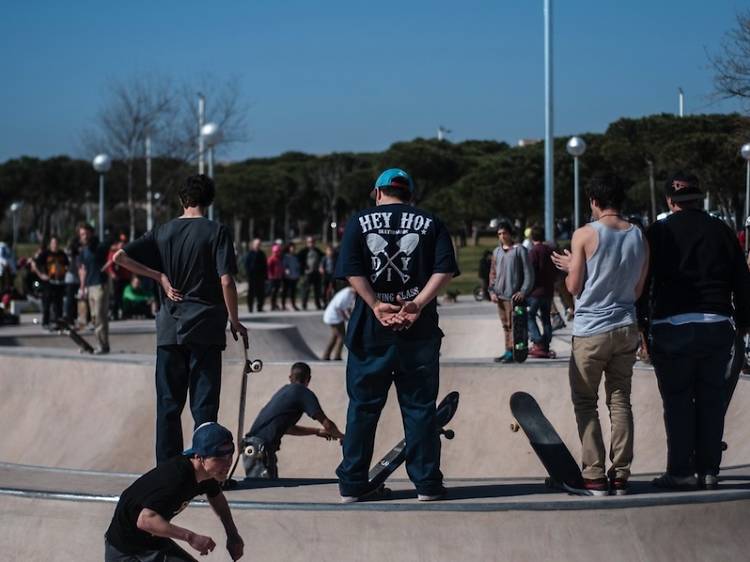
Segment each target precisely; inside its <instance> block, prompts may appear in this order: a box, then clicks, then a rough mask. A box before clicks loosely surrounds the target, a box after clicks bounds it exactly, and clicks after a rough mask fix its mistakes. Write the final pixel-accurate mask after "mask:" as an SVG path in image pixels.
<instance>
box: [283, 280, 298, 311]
mask: <svg viewBox="0 0 750 562" xmlns="http://www.w3.org/2000/svg"><path fill="white" fill-rule="evenodd" d="M297 281H299V279H284V281H283V285H282V287H283V288H282V290H281V308H283V309H284V310H286V299H287V298H288V299H289V300H290V301H291V303H292V308H293V309H294V310H297Z"/></svg>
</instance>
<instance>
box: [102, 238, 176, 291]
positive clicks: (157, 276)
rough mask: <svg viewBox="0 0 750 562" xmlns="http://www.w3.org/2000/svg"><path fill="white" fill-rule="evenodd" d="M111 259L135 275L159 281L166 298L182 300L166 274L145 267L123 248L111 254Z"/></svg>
mask: <svg viewBox="0 0 750 562" xmlns="http://www.w3.org/2000/svg"><path fill="white" fill-rule="evenodd" d="M112 261H113V262H114V263H116V264H117V265H119V266H121V267H124V268H125V269H127V270H130V271H132V272H133V273H135V274H136V275H141V276H143V277H148V278H150V279H153V280H154V281H156V282H157V283H159V285H161V287H162V289H164V294H165V295H167V298H169V299H170V300H173V301H175V302H179V301H181V300H182V293H181V292H180V291H178V290H177V289H175V288H174V287H172V283H171V282H170V281H169V278H168V277H167V276H166V274H164V273H161V272H160V271H156V270H155V269H151V268H150V267H147V266H145V265H143V264H142V263H140V262H138V261H136V260H134V259H133V258H131V257H129V256H128V255H127V254H126V253H125V250H117V252H116V253H115V255H114V256H112Z"/></svg>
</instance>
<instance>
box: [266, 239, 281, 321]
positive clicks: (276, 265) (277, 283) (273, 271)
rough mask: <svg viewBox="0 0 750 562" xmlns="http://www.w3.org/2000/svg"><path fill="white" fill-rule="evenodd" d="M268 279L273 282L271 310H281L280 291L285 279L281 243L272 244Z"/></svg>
mask: <svg viewBox="0 0 750 562" xmlns="http://www.w3.org/2000/svg"><path fill="white" fill-rule="evenodd" d="M268 280H269V281H270V282H271V310H279V300H278V298H279V291H280V290H281V284H282V282H283V281H284V256H283V254H282V248H281V244H274V245H273V246H271V257H270V258H268Z"/></svg>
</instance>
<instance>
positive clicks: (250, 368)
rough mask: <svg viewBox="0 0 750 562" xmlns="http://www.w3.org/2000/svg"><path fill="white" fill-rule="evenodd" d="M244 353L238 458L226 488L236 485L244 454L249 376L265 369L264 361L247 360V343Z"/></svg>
mask: <svg viewBox="0 0 750 562" xmlns="http://www.w3.org/2000/svg"><path fill="white" fill-rule="evenodd" d="M242 353H243V357H244V361H243V362H242V375H240V376H241V377H242V378H241V381H240V408H239V412H238V415H237V418H238V419H237V451H236V453H237V458H236V459H234V464H232V470H230V471H229V476H227V479H226V481H225V483H224V487H232V486H233V485H234V480H232V476H233V475H234V471H235V470H236V469H237V463H238V462H239V461H240V458H241V457H242V453H243V452H244V451H243V447H244V435H243V432H244V428H243V426H244V425H245V403H246V402H247V376H248V375H249V374H250V373H259V372H260V371H261V370H262V369H263V361H261V360H260V359H253V360H250V359H248V358H247V346H246V342H245V341H243V342H242ZM230 483H231V484H230Z"/></svg>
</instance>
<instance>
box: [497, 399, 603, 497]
mask: <svg viewBox="0 0 750 562" xmlns="http://www.w3.org/2000/svg"><path fill="white" fill-rule="evenodd" d="M510 410H511V412H512V413H513V416H514V417H515V418H516V421H517V422H518V425H519V426H520V427H521V429H523V432H524V433H525V434H526V437H528V438H529V443H531V448H532V449H534V452H535V453H536V456H537V457H539V460H540V461H541V462H542V464H543V465H544V468H545V469H546V470H547V474H549V477H548V478H547V479H546V480H545V485H546V486H547V487H548V488H556V489H559V490H563V491H566V492H569V493H571V494H576V495H580V496H588V495H591V494H590V493H589V492H587V491H586V490H585V489H584V486H583V476H582V475H581V469H580V468H579V466H578V463H577V462H576V461H575V459H574V458H573V455H571V454H570V451H569V450H568V448H567V447H566V446H565V443H563V440H562V439H560V436H559V435H558V433H557V431H555V428H554V427H553V425H552V424H551V423H550V421H549V420H548V419H547V417H546V416H545V415H544V413H543V412H542V409H541V408H540V407H539V404H538V403H537V401H536V400H535V399H534V397H533V396H531V395H530V394H528V393H526V392H514V393H513V395H512V396H511V397H510ZM511 429H512V430H513V429H514V428H513V426H511Z"/></svg>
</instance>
